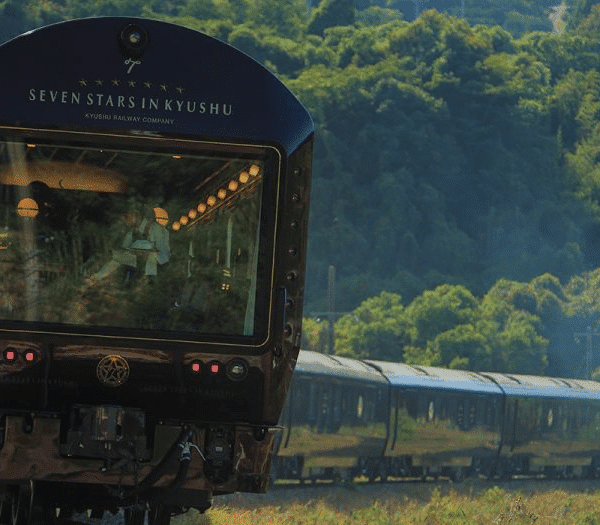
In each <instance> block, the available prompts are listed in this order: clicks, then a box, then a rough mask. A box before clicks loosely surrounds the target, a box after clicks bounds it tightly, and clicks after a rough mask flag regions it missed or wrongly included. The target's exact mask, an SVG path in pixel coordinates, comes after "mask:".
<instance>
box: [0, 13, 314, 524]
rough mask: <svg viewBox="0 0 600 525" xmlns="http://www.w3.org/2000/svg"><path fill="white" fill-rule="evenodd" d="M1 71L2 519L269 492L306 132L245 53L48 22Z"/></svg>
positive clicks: (133, 514) (14, 45) (204, 41)
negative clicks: (230, 494) (221, 494)
mask: <svg viewBox="0 0 600 525" xmlns="http://www.w3.org/2000/svg"><path fill="white" fill-rule="evenodd" d="M0 68H1V70H2V71H3V82H2V83H1V85H0V96H1V98H2V101H3V105H2V109H1V110H0V134H1V138H0V198H1V200H0V222H1V224H0V265H1V272H0V290H1V299H0V356H1V357H2V361H1V362H0V392H1V394H0V430H1V432H0V437H1V439H0V445H1V449H0V483H1V484H2V485H1V486H2V491H1V494H2V496H1V502H2V505H0V522H2V523H5V522H11V523H28V522H31V521H32V520H33V521H36V520H39V521H43V522H48V521H49V520H51V519H54V517H55V516H56V515H57V514H58V516H59V518H63V517H68V516H69V515H70V513H71V511H73V510H78V509H85V508H91V509H95V510H96V511H97V513H99V512H101V511H102V510H103V509H105V508H115V507H119V506H122V507H125V508H126V510H127V512H126V516H127V517H128V520H129V521H131V522H132V523H141V522H142V520H143V519H144V516H145V514H146V513H148V515H149V523H168V522H169V520H170V516H171V514H172V513H173V512H175V511H177V510H178V509H180V508H182V507H196V508H199V509H201V510H203V509H205V508H207V507H208V506H209V505H210V500H211V497H212V494H220V493H229V492H234V491H247V492H264V491H265V490H266V488H267V484H268V478H269V469H270V462H271V454H272V446H273V441H274V436H275V435H276V430H275V429H274V428H273V427H274V426H275V425H277V422H278V419H279V416H280V413H281V410H282V407H283V403H284V401H285V396H286V393H287V390H288V387H289V383H290V381H291V375H292V372H293V368H294V365H295V361H296V358H297V353H298V350H299V340H300V337H299V336H300V322H301V314H302V311H301V310H302V309H301V304H302V292H303V280H304V255H305V234H306V227H307V215H308V198H309V179H310V170H311V159H312V138H313V123H312V120H311V119H310V116H309V115H308V114H307V112H306V110H305V109H304V108H303V107H302V106H301V104H300V103H299V102H298V101H297V100H296V99H295V98H294V97H293V95H292V94H291V93H290V92H289V91H288V90H287V89H286V88H285V87H284V86H283V85H282V84H281V83H280V82H279V81H278V80H277V79H276V78H274V77H273V75H271V74H270V73H269V72H268V71H266V70H265V69H264V68H263V67H262V66H260V65H258V64H257V63H256V62H254V61H253V60H252V59H250V58H249V57H247V56H246V55H244V54H242V53H240V52H238V51H237V50H235V49H233V48H231V47H230V46H227V45H226V44H223V43H221V42H219V41H217V40H215V39H212V38H210V37H207V36H205V35H202V34H200V33H197V32H195V31H191V30H187V29H184V28H181V27H178V26H174V25H171V24H165V23H162V22H157V21H149V20H142V19H124V18H98V19H88V20H79V21H72V22H67V23H64V24H57V25H55V26H49V27H46V28H43V29H40V30H37V31H34V32H31V33H28V34H26V35H23V36H21V37H18V38H16V39H14V40H12V41H11V42H9V43H7V44H5V45H3V46H2V47H0ZM57 509H60V510H57ZM39 513H42V514H43V517H40V514H39Z"/></svg>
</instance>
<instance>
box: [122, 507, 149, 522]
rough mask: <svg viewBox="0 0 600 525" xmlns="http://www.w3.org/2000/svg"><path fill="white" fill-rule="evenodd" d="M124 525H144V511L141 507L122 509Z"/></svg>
mask: <svg viewBox="0 0 600 525" xmlns="http://www.w3.org/2000/svg"><path fill="white" fill-rule="evenodd" d="M123 514H124V518H125V519H124V522H125V525H144V520H145V519H146V509H145V508H141V507H137V506H136V507H127V508H125V509H124V512H123Z"/></svg>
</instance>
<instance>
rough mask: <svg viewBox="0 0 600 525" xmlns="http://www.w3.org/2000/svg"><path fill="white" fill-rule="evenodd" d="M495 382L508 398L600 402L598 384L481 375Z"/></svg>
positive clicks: (556, 379)
mask: <svg viewBox="0 0 600 525" xmlns="http://www.w3.org/2000/svg"><path fill="white" fill-rule="evenodd" d="M482 375H484V376H485V377H488V378H490V379H493V380H494V381H496V382H497V383H498V384H499V385H500V387H501V388H502V390H503V391H504V392H505V393H506V395H507V396H508V397H545V398H553V399H590V400H600V383H598V382H596V381H586V380H584V379H561V378H556V377H540V376H529V375H520V374H499V373H488V372H486V373H483V374H482Z"/></svg>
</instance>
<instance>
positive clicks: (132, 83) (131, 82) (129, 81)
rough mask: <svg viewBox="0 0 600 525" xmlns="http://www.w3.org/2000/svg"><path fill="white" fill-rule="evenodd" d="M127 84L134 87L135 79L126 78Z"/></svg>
mask: <svg viewBox="0 0 600 525" xmlns="http://www.w3.org/2000/svg"><path fill="white" fill-rule="evenodd" d="M127 84H128V85H129V87H135V84H136V81H135V80H128V81H127Z"/></svg>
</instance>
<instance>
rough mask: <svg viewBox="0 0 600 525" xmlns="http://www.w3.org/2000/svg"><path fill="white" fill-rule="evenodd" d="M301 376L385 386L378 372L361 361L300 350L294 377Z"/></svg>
mask: <svg viewBox="0 0 600 525" xmlns="http://www.w3.org/2000/svg"><path fill="white" fill-rule="evenodd" d="M302 374H309V375H327V376H328V377H337V378H339V379H347V380H360V381H368V382H371V383H379V384H384V385H385V384H387V381H386V380H385V378H384V377H383V376H382V375H381V374H380V373H379V372H377V371H376V370H375V369H373V368H372V367H370V366H368V365H366V364H364V363H362V362H361V361H356V360H355V359H348V358H346V357H340V356H329V355H325V354H319V353H318V352H310V351H308V350H301V351H300V354H299V355H298V361H297V363H296V369H295V371H294V376H295V377H296V376H299V375H302Z"/></svg>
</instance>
